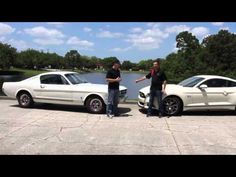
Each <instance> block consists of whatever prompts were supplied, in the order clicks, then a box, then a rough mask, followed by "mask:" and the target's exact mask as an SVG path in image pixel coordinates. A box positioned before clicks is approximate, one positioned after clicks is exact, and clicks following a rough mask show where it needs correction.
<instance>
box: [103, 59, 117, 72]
mask: <svg viewBox="0 0 236 177" xmlns="http://www.w3.org/2000/svg"><path fill="white" fill-rule="evenodd" d="M117 60H118V59H117V58H116V57H107V58H104V59H103V60H102V65H103V67H104V68H105V69H110V68H111V67H112V63H113V62H114V61H117Z"/></svg>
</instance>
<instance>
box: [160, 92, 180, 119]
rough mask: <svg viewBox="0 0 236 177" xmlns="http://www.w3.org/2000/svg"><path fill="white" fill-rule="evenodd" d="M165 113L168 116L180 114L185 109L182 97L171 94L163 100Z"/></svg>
mask: <svg viewBox="0 0 236 177" xmlns="http://www.w3.org/2000/svg"><path fill="white" fill-rule="evenodd" d="M163 106H164V113H165V114H166V115H168V116H177V115H180V114H181V113H182V111H183V104H182V101H181V100H180V98H178V97H176V96H169V97H166V98H165V99H164V100H163Z"/></svg>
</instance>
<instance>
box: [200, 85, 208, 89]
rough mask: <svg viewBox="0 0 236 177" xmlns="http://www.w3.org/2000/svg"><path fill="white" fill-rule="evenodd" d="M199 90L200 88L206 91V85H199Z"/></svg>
mask: <svg viewBox="0 0 236 177" xmlns="http://www.w3.org/2000/svg"><path fill="white" fill-rule="evenodd" d="M199 88H200V89H206V88H207V85H205V84H203V85H200V86H199Z"/></svg>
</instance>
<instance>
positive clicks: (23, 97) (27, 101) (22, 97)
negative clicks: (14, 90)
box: [17, 92, 33, 108]
mask: <svg viewBox="0 0 236 177" xmlns="http://www.w3.org/2000/svg"><path fill="white" fill-rule="evenodd" d="M17 98H18V103H19V105H20V106H21V107H23V108H28V107H30V106H32V104H33V99H32V97H31V95H30V94H29V93H27V92H22V93H20V94H19V95H18V97H17Z"/></svg>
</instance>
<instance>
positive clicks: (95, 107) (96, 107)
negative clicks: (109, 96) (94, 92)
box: [89, 98, 103, 112]
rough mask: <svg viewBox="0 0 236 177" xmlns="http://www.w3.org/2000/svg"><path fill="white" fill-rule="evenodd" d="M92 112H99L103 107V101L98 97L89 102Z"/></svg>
mask: <svg viewBox="0 0 236 177" xmlns="http://www.w3.org/2000/svg"><path fill="white" fill-rule="evenodd" d="M89 106H90V110H91V111H92V112H100V111H101V110H102V109H103V103H102V101H101V100H100V99H99V98H93V99H91V100H90V103H89Z"/></svg>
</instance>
